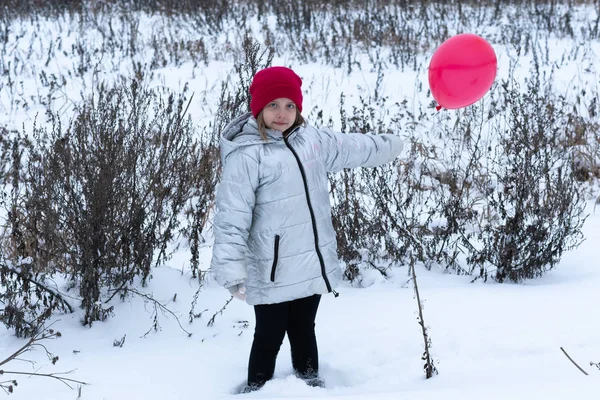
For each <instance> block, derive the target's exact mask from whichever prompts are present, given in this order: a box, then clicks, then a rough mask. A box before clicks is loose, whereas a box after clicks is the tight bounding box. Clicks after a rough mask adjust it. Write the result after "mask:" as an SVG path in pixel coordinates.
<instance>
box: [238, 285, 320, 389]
mask: <svg viewBox="0 0 600 400" xmlns="http://www.w3.org/2000/svg"><path fill="white" fill-rule="evenodd" d="M320 300H321V295H314V296H310V297H305V298H302V299H297V300H292V301H286V302H284V303H277V304H264V305H257V306H254V313H255V315H256V328H255V330H254V342H253V343H252V350H251V351H250V361H249V363H248V386H253V387H260V386H262V385H264V384H265V382H266V381H268V380H269V379H271V378H272V377H273V372H274V371H275V360H276V359H277V354H278V353H279V348H280V347H281V343H282V342H283V337H284V336H285V333H286V332H287V335H288V339H289V341H290V347H291V350H292V366H293V367H294V370H295V371H296V373H297V374H298V376H300V377H301V378H304V379H309V378H315V377H317V376H318V373H319V354H318V352H317V339H316V337H315V317H316V315H317V308H319V301H320Z"/></svg>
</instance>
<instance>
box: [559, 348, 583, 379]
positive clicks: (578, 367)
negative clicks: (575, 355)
mask: <svg viewBox="0 0 600 400" xmlns="http://www.w3.org/2000/svg"><path fill="white" fill-rule="evenodd" d="M560 349H561V350H562V352H563V353H565V356H567V358H568V359H569V360H570V361H571V362H572V363H573V365H574V366H576V367H577V369H579V370H580V371H581V372H583V374H584V375H589V374H588V373H587V372H585V371H584V370H583V368H581V367H580V366H579V365H577V363H576V362H575V361H573V359H572V358H571V356H570V355H569V354H567V352H566V351H565V349H563V348H562V347H561V348H560Z"/></svg>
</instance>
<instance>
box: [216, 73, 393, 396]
mask: <svg viewBox="0 0 600 400" xmlns="http://www.w3.org/2000/svg"><path fill="white" fill-rule="evenodd" d="M301 85H302V80H301V79H300V77H299V76H298V75H296V73H294V71H292V70H291V69H289V68H286V67H270V68H266V69H263V70H261V71H259V72H258V73H257V74H256V75H255V76H254V78H253V80H252V84H251V86H250V95H251V98H252V100H251V103H250V108H251V110H252V113H247V114H245V115H242V116H240V117H238V118H237V119H235V120H233V121H232V122H231V123H230V124H229V125H228V126H227V127H226V128H225V130H224V131H223V133H222V137H221V142H220V145H221V160H222V164H223V170H222V176H221V181H220V185H219V188H218V192H217V199H216V215H215V218H214V227H213V228H214V235H215V243H214V248H213V255H212V261H211V270H212V272H213V273H214V275H215V278H216V280H217V282H218V283H219V284H221V285H223V286H224V287H226V288H227V289H229V291H230V292H231V294H232V295H233V296H235V297H236V298H238V299H240V300H245V301H246V302H247V303H248V304H250V305H253V306H254V311H255V315H256V327H255V331H254V342H253V343H252V349H251V351H250V361H249V365H248V386H246V388H245V390H244V391H246V392H247V391H250V390H255V389H258V388H260V387H261V386H263V385H264V384H265V382H266V381H268V380H269V379H271V378H272V377H273V372H274V370H275V360H276V358H277V354H278V352H279V348H280V346H281V344H282V342H283V338H284V336H285V334H286V333H287V335H288V339H289V341H290V347H291V352H292V365H293V368H294V370H295V372H296V374H297V376H298V377H300V378H301V379H304V380H305V381H306V382H307V383H308V384H309V385H312V386H323V385H324V383H323V381H322V380H321V379H320V378H319V375H318V374H319V358H318V352H317V341H316V338H315V316H316V314H317V308H318V306H319V300H320V299H321V294H323V293H333V294H334V295H335V296H336V297H337V293H336V292H335V290H334V289H335V287H336V286H337V285H338V283H339V282H340V280H341V276H342V271H341V268H340V263H339V261H338V258H337V249H336V245H337V243H336V235H335V231H334V229H333V225H332V222H331V206H330V202H329V190H328V179H327V173H328V172H335V171H339V170H341V169H343V168H355V167H373V166H377V165H381V164H384V163H387V162H390V161H392V160H394V159H395V158H396V157H397V156H398V155H399V154H400V152H401V150H402V141H401V139H400V138H399V137H398V136H395V135H363V134H341V133H334V132H332V131H330V130H329V129H317V128H314V127H312V126H310V125H307V124H306V123H305V121H304V119H303V118H302V115H301V114H300V113H301V112H302V90H301Z"/></svg>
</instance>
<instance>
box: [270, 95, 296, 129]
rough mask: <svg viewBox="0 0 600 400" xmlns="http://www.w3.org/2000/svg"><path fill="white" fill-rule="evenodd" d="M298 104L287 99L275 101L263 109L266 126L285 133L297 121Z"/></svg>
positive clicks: (282, 98)
mask: <svg viewBox="0 0 600 400" xmlns="http://www.w3.org/2000/svg"><path fill="white" fill-rule="evenodd" d="M296 112H297V110H296V104H295V103H294V102H293V101H292V100H290V99H288V98H286V97H281V98H279V99H275V100H273V101H272V102H270V103H269V104H267V105H266V106H265V108H263V110H262V113H263V119H264V121H265V126H266V127H267V128H270V129H274V130H276V131H279V132H285V131H286V130H287V129H289V128H291V127H292V125H294V122H295V121H296Z"/></svg>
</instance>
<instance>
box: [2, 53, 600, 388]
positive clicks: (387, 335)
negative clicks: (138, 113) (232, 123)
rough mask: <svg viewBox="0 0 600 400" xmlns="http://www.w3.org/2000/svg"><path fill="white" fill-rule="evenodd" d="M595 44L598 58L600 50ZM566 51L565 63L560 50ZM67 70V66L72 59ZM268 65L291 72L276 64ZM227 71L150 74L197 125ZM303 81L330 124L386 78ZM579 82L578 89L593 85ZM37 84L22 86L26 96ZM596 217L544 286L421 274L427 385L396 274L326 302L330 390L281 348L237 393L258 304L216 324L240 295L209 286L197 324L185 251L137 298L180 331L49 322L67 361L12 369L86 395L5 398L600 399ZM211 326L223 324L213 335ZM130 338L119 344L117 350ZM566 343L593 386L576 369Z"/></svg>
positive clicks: (10, 339) (35, 382)
mask: <svg viewBox="0 0 600 400" xmlns="http://www.w3.org/2000/svg"><path fill="white" fill-rule="evenodd" d="M563 44H564V43H563ZM590 47H592V45H591V44H590ZM595 49H596V51H597V50H598V46H597V43H596V44H595ZM556 54H557V57H560V55H561V54H562V53H561V51H557V52H556ZM590 57H591V56H590ZM498 58H499V63H500V64H499V79H500V78H503V77H506V74H508V73H509V71H510V69H509V65H508V63H509V59H510V57H509V56H507V55H505V54H504V53H501V54H499V57H498ZM63 61H64V62H65V65H66V66H67V67H68V65H69V63H70V62H72V60H63ZM274 64H286V65H289V64H290V63H289V62H287V61H285V60H284V59H281V58H276V59H275V60H274ZM526 64H527V63H526V62H525V67H524V69H523V70H524V71H526V68H527V66H526ZM230 67H231V64H228V63H226V62H223V61H218V62H217V61H215V62H214V63H212V64H210V65H208V66H204V67H203V66H194V67H191V66H189V65H188V66H183V67H181V68H178V69H175V68H165V69H162V70H158V71H156V75H157V76H156V77H155V83H156V85H166V86H168V87H171V88H175V89H180V88H181V87H182V86H183V84H184V83H185V82H189V83H190V87H191V88H193V89H192V90H193V91H195V92H199V93H200V94H202V96H196V97H195V100H194V105H193V108H194V109H190V114H191V115H193V116H194V119H195V120H197V121H206V120H207V119H208V122H210V121H211V119H210V118H209V117H210V115H211V113H213V112H214V110H215V105H214V102H215V101H216V100H217V98H218V94H219V89H220V87H219V85H218V84H216V83H215V82H218V81H220V80H222V79H225V75H226V72H227V71H229V70H230ZM54 68H56V69H60V68H61V66H60V65H56V66H54ZM572 68H576V67H575V66H574V65H572ZM121 69H126V67H122V68H121ZM297 70H298V71H299V73H300V74H301V75H302V76H303V78H304V79H305V83H306V89H305V90H307V92H308V93H306V96H305V104H304V108H305V110H307V114H309V113H310V110H311V109H312V108H313V107H314V106H317V105H318V106H320V107H323V108H325V109H326V110H328V111H329V112H330V115H331V116H332V117H333V119H334V120H336V121H337V120H338V115H339V114H338V113H339V104H338V102H339V97H340V93H341V92H344V93H347V94H349V102H348V103H349V104H352V102H353V100H352V97H353V96H354V101H355V100H356V98H357V97H358V95H359V92H357V89H355V86H357V85H359V86H363V87H369V85H371V87H372V85H374V82H375V78H376V73H374V72H366V71H357V72H355V73H354V74H353V76H352V77H349V76H347V75H346V74H345V73H344V72H343V69H338V70H335V69H333V68H330V67H326V66H322V65H319V64H307V65H299V66H298V68H297ZM525 74H526V72H525ZM561 75H562V76H564V77H567V76H568V77H570V78H569V79H571V78H572V76H573V75H570V74H569V73H568V72H567V71H566V70H565V68H563V69H562V70H561ZM592 75H593V74H592ZM425 76H426V73H425V72H424V71H421V73H420V75H419V76H411V75H410V74H409V73H407V72H400V71H395V70H390V71H389V73H388V75H386V81H385V82H384V84H385V87H384V91H385V94H386V95H388V96H390V101H396V99H408V102H409V104H415V105H418V104H419V103H421V104H426V103H428V102H430V101H431V99H430V98H429V99H426V98H424V97H423V93H417V91H416V89H415V88H416V87H417V85H418V82H419V81H420V82H421V83H423V82H424V79H425ZM207 77H211V79H207ZM581 79H582V81H581V82H582V83H580V84H581V85H586V84H587V83H585V82H584V81H583V79H584V78H581ZM578 82H580V81H579V80H578ZM77 83H79V86H84V85H83V83H82V82H77V81H76V80H75V79H74V82H70V83H69V85H68V88H65V91H67V90H68V91H70V93H71V94H72V96H71V95H69V96H67V95H66V94H65V93H62V95H64V96H66V97H68V98H70V99H77V98H79V90H80V87H79V86H78V85H77ZM565 84H567V83H565ZM596 84H597V82H596ZM30 85H32V83H31V82H26V86H27V87H30ZM27 90H29V89H27ZM32 90H37V89H32ZM353 90H354V92H353ZM367 90H371V89H367ZM4 96H6V94H4ZM0 100H2V104H4V105H5V106H6V104H8V98H6V97H3V98H0ZM5 111H8V109H6V110H5ZM13 111H14V110H12V109H11V110H10V113H8V112H7V113H5V114H4V116H3V117H0V118H1V122H6V123H12V124H14V126H16V127H17V128H20V127H22V126H28V125H29V124H31V123H32V120H33V119H34V118H35V111H36V110H35V109H32V110H29V111H27V113H23V114H21V115H18V114H17V113H16V112H13ZM64 113H66V111H64ZM328 118H329V115H325V116H324V120H325V121H327V120H328ZM198 123H199V124H200V125H201V124H202V123H201V122H198ZM423 128H424V129H427V127H423ZM588 212H589V213H590V216H589V218H588V220H587V221H586V223H585V225H584V229H583V231H584V235H585V238H586V240H585V241H584V242H583V243H582V245H581V246H580V247H579V248H577V249H575V250H573V251H570V252H567V253H565V254H564V256H563V259H562V260H561V263H560V265H559V266H558V267H557V268H556V269H555V270H553V271H550V272H549V273H547V274H546V275H545V276H544V277H542V278H539V279H536V280H532V281H527V282H525V283H522V284H506V283H505V284H494V283H489V282H488V283H483V282H480V281H476V282H474V283H472V282H471V281H472V277H466V276H454V275H449V274H444V273H441V272H439V271H435V270H433V271H428V270H425V269H423V268H417V278H418V284H419V289H420V294H421V298H422V300H424V305H425V308H424V318H425V323H426V325H427V326H428V327H429V334H430V338H431V341H432V345H433V347H432V349H431V351H432V355H433V357H434V360H436V362H437V364H436V367H437V369H438V370H439V375H436V376H434V377H433V378H432V379H425V375H424V372H423V361H422V360H421V355H422V353H423V337H422V334H421V330H420V326H419V325H418V322H417V304H416V300H415V297H414V291H413V286H412V282H411V281H410V279H409V277H408V273H407V272H408V271H407V267H402V268H398V269H394V270H392V271H391V274H392V275H391V276H390V277H389V279H383V278H382V277H381V276H380V275H379V273H378V272H376V271H370V272H369V273H368V275H366V276H364V277H363V281H362V283H363V286H367V287H361V288H358V287H352V286H351V285H350V284H349V283H348V282H344V284H343V286H342V287H341V288H339V293H340V296H339V298H334V297H333V296H332V295H324V296H323V298H322V301H321V306H320V309H319V313H318V315H317V328H316V329H317V340H318V344H319V353H320V365H321V371H320V372H321V376H322V377H323V378H324V380H325V381H326V383H327V387H326V388H312V387H308V386H307V385H305V384H304V382H302V381H301V380H299V379H297V378H295V377H294V376H293V373H292V367H291V361H290V355H289V352H290V351H289V344H288V343H287V339H286V341H285V342H284V344H283V346H282V349H281V353H280V356H279V358H278V362H277V367H276V371H275V377H274V379H273V380H272V381H270V382H268V383H267V384H266V385H265V386H264V388H263V389H262V390H260V391H258V392H254V393H250V394H246V395H234V394H233V393H234V391H235V390H236V388H238V387H239V386H240V385H241V384H243V383H244V380H245V376H246V367H247V362H248V355H249V351H250V346H251V343H252V333H253V328H254V318H253V309H252V307H250V306H248V305H246V304H245V303H243V302H241V301H238V300H233V301H231V303H229V304H228V305H227V307H226V308H225V310H224V311H223V312H222V313H219V311H220V310H221V309H222V307H223V306H224V305H225V304H226V303H227V302H228V301H229V299H230V296H229V293H228V292H227V291H226V290H225V289H223V288H221V287H218V286H217V284H216V283H215V282H213V281H212V280H211V279H210V278H209V279H208V280H207V281H206V282H204V283H203V288H202V290H201V291H200V293H199V297H198V300H197V306H196V309H195V312H202V315H201V316H200V317H199V318H196V319H194V321H193V322H192V323H189V321H188V315H189V312H190V308H191V304H192V301H193V299H194V295H195V293H196V291H197V289H198V286H199V282H198V281H197V280H196V279H192V277H191V275H190V272H189V269H188V266H189V263H188V261H187V260H188V256H187V254H186V253H185V251H186V249H185V248H183V249H181V250H180V251H179V252H178V253H177V254H176V257H174V258H173V259H172V260H171V261H170V262H169V263H168V265H166V266H163V267H160V268H156V269H155V270H154V271H153V273H152V275H153V278H152V279H151V280H150V281H149V284H148V285H147V287H140V286H138V287H137V290H138V291H139V292H141V293H145V294H149V295H151V296H152V297H153V298H155V299H157V300H159V301H161V302H163V303H165V304H167V305H168V308H169V310H171V311H173V312H174V313H175V315H176V316H177V317H178V319H179V322H178V320H177V319H176V318H175V317H174V316H173V315H171V314H169V313H163V312H161V311H160V310H159V311H158V314H157V316H158V322H159V325H160V329H158V330H157V331H155V330H152V324H153V315H154V314H153V313H154V311H155V310H154V305H153V304H152V302H149V301H144V299H142V298H141V297H139V296H136V295H132V296H131V297H129V298H128V299H126V301H120V300H118V299H115V300H113V302H112V305H114V307H115V308H114V316H112V317H110V318H108V319H107V320H106V321H104V322H96V323H94V325H93V326H92V327H91V328H89V327H83V326H82V325H81V322H80V321H81V318H82V315H83V314H82V312H81V310H78V309H77V311H76V312H75V313H73V314H68V315H59V316H56V318H54V319H53V321H52V328H53V329H56V330H59V331H60V332H61V333H62V337H61V338H58V339H55V340H51V341H48V342H45V343H44V344H45V346H46V348H47V349H48V350H49V351H50V352H51V353H53V354H55V355H58V356H59V357H60V360H59V361H58V363H57V364H56V365H52V364H51V363H50V361H49V360H48V359H47V357H46V356H45V354H44V353H43V352H42V351H41V349H37V350H36V351H34V352H31V353H27V354H26V355H25V357H24V358H25V359H27V360H33V361H35V362H36V363H35V365H32V364H31V363H29V362H26V361H18V360H17V361H11V362H10V363H8V364H6V365H4V366H2V368H3V369H4V370H5V371H10V370H12V371H25V372H37V373H60V372H66V371H72V372H71V373H70V374H67V375H65V376H66V377H68V378H71V379H76V380H79V381H84V382H86V383H89V385H86V386H82V387H79V385H77V384H74V385H72V386H73V388H72V389H71V388H69V387H67V386H66V385H63V384H61V383H60V382H58V381H56V380H52V379H48V378H43V377H27V376H11V375H9V374H5V375H4V377H3V378H4V379H13V378H15V379H17V380H18V383H19V385H18V387H16V388H15V393H14V394H12V395H11V398H12V399H17V400H20V399H44V400H54V399H56V400H58V399H61V400H62V399H76V398H81V399H84V400H122V399H144V400H164V399H182V400H191V399H234V398H248V399H297V400H298V399H309V398H319V399H347V400H367V399H369V400H371V399H376V400H388V399H390V400H391V399H394V400H396V399H419V400H428V399H436V400H439V399H445V400H452V399H461V400H468V399H478V400H479V399H482V398H484V399H532V398H544V399H545V400H553V399H561V400H562V399H565V398H567V397H575V396H576V397H578V398H589V399H592V398H597V396H598V393H600V370H598V368H596V367H595V366H592V365H590V362H594V363H598V362H600V341H599V340H598V339H599V338H600V320H599V319H598V316H597V310H598V308H599V306H600V297H599V296H598V294H597V292H596V290H597V288H598V287H600V265H599V261H598V254H599V253H598V243H600V215H599V211H598V210H597V209H595V207H594V204H593V200H590V201H589V204H588ZM210 256H211V247H210V245H208V246H206V247H205V248H203V251H202V259H201V268H202V269H204V270H205V269H207V268H208V265H209V262H210ZM175 296H176V297H175ZM174 298H175V299H174ZM71 303H72V304H76V299H71ZM594 315H596V317H594ZM213 316H214V324H212V326H208V323H209V321H210V320H211V317H213ZM179 323H181V326H182V327H180V325H179ZM184 329H185V331H184ZM186 331H187V332H190V333H191V334H192V335H191V336H188V334H187V333H186ZM123 338H125V340H124V342H123V344H122V346H115V342H116V341H120V340H122V339H123ZM23 343H24V339H19V338H16V337H15V336H14V335H13V333H12V332H11V331H9V330H5V329H4V328H2V331H1V333H0V358H4V357H2V356H7V355H9V354H11V353H12V352H13V351H15V350H16V349H18V348H19V347H21V346H22V345H23ZM561 347H563V348H564V349H565V350H566V351H567V352H568V353H569V355H570V356H571V357H572V358H573V359H574V360H575V361H576V362H578V364H579V365H580V366H581V367H582V368H583V369H585V370H586V371H587V372H588V373H589V375H588V376H585V375H584V374H582V373H581V372H580V371H579V370H578V369H577V368H576V367H575V366H574V365H573V364H572V363H571V362H570V361H569V360H568V359H567V357H566V356H565V355H564V354H563V352H562V351H561ZM79 389H81V392H80V393H79V392H78V390H79ZM239 396H242V397H239Z"/></svg>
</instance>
